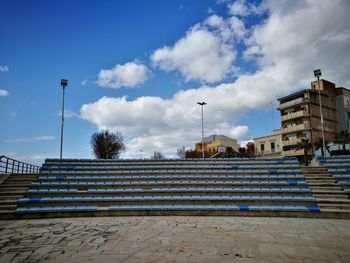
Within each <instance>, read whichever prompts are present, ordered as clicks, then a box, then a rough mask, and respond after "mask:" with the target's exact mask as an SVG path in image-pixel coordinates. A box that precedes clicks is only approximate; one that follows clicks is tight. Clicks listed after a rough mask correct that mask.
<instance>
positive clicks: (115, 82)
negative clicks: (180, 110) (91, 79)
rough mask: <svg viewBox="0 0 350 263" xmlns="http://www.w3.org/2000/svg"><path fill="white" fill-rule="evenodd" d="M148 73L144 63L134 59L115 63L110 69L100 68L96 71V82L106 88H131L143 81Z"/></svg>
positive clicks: (148, 75) (147, 76)
mask: <svg viewBox="0 0 350 263" xmlns="http://www.w3.org/2000/svg"><path fill="white" fill-rule="evenodd" d="M150 75H151V72H150V70H149V69H148V68H147V67H146V66H145V65H144V64H142V63H141V62H139V61H137V60H135V61H133V62H128V63H126V64H117V65H116V66H115V67H114V68H112V69H102V70H101V71H100V72H99V73H98V79H97V81H96V83H97V84H98V85H99V86H101V87H106V88H114V89H118V88H121V87H131V88H132V87H135V86H137V85H140V84H142V83H144V82H145V81H146V80H147V79H148V78H149V77H150Z"/></svg>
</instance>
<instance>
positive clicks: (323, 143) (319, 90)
mask: <svg viewBox="0 0 350 263" xmlns="http://www.w3.org/2000/svg"><path fill="white" fill-rule="evenodd" d="M314 75H315V77H316V78H317V86H318V96H319V100H320V116H321V130H322V147H323V152H324V153H326V142H325V140H324V127H323V126H324V125H323V113H322V99H321V88H320V77H321V75H322V73H321V70H320V69H316V70H314Z"/></svg>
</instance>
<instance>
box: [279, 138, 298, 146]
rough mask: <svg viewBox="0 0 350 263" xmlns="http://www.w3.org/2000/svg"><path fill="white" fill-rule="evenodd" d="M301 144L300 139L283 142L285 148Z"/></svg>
mask: <svg viewBox="0 0 350 263" xmlns="http://www.w3.org/2000/svg"><path fill="white" fill-rule="evenodd" d="M299 142H301V140H300V139H296V140H286V141H283V142H282V144H283V146H291V145H297V144H298V143H299Z"/></svg>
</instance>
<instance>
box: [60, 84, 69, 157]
mask: <svg viewBox="0 0 350 263" xmlns="http://www.w3.org/2000/svg"><path fill="white" fill-rule="evenodd" d="M67 85H68V80H66V79H61V86H62V90H63V92H62V114H61V116H62V122H61V147H60V161H62V147H63V126H64V90H65V88H66V87H67Z"/></svg>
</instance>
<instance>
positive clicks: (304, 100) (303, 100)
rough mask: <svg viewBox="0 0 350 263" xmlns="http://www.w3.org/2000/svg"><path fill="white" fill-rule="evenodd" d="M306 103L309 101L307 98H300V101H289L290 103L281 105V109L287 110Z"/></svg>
mask: <svg viewBox="0 0 350 263" xmlns="http://www.w3.org/2000/svg"><path fill="white" fill-rule="evenodd" d="M304 102H307V99H305V98H298V99H295V100H291V101H288V102H285V103H282V104H280V106H279V109H285V108H289V107H293V106H295V105H298V104H302V103H304Z"/></svg>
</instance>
